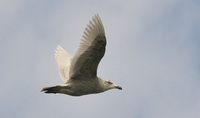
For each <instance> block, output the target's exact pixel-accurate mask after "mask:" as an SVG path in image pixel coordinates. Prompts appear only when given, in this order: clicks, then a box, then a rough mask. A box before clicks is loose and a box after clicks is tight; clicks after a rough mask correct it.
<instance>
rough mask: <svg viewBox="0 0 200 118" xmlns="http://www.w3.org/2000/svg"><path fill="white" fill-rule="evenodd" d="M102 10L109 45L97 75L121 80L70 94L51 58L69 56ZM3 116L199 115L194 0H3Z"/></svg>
mask: <svg viewBox="0 0 200 118" xmlns="http://www.w3.org/2000/svg"><path fill="white" fill-rule="evenodd" d="M96 13H99V15H100V17H101V20H102V22H103V25H104V28H105V32H106V37H107V47H106V54H105V56H104V58H103V59H102V61H101V62H100V65H99V68H98V76H99V77H102V78H105V79H108V80H111V81H112V82H114V83H115V84H117V85H120V86H122V88H123V90H122V91H119V90H109V91H107V92H104V93H100V94H92V95H86V96H81V97H72V96H68V95H64V94H56V95H54V94H45V93H42V92H40V90H41V88H43V87H47V86H52V85H55V84H60V83H62V80H61V78H60V76H59V73H58V67H57V64H56V61H55V59H54V50H55V49H56V46H58V45H61V46H62V47H63V48H64V49H65V50H66V51H68V52H69V53H70V54H71V55H74V54H75V52H76V50H77V48H78V46H79V43H80V39H81V36H82V33H83V31H84V29H85V27H86V25H87V24H88V22H89V20H91V18H92V17H93V16H94V15H95V14H96ZM0 47H1V48H0V71H1V73H0V117H1V118H13V117H14V118H64V117H65V118H200V61H199V60H200V2H199V0H165V1H161V0H130V1H126V0H123V1H122V0H121V1H119V0H101V1H99V2H96V1H94V0H84V1H83V0H82V1H81V0H77V1H75V0H74V1H72V0H71V1H67V0H38V1H37V0H0Z"/></svg>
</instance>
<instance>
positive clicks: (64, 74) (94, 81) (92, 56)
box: [41, 14, 122, 96]
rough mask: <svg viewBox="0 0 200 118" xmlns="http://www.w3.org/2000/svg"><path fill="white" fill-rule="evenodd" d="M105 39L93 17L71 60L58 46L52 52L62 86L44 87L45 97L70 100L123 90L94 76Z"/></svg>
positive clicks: (96, 18) (98, 19)
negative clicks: (56, 95)
mask: <svg viewBox="0 0 200 118" xmlns="http://www.w3.org/2000/svg"><path fill="white" fill-rule="evenodd" d="M105 47H106V36H105V31H104V27H103V24H102V21H101V19H100V17H99V15H98V14H96V15H95V16H94V17H93V18H92V21H89V24H88V25H87V27H86V28H85V31H84V33H83V35H82V39H81V42H80V45H79V48H78V50H77V52H76V53H75V55H74V57H72V56H71V55H70V54H69V53H67V52H66V51H65V50H64V49H63V48H62V47H61V46H58V47H57V49H56V52H55V59H56V62H57V64H58V68H59V73H60V76H61V78H62V80H63V83H62V84H59V85H56V86H51V87H45V88H43V89H42V90H41V91H44V92H45V93H54V94H56V93H61V94H67V95H71V96H82V95H87V94H95V93H101V92H104V91H107V90H110V89H119V90H122V88H121V87H120V86H118V85H116V84H114V83H112V82H111V81H109V80H106V79H102V78H100V77H98V76H97V68H98V65H99V62H100V61H101V59H102V58H103V56H104V53H105Z"/></svg>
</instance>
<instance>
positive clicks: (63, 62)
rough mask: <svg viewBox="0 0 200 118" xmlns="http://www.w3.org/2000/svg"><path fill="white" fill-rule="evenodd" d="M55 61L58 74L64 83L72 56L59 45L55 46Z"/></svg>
mask: <svg viewBox="0 0 200 118" xmlns="http://www.w3.org/2000/svg"><path fill="white" fill-rule="evenodd" d="M55 58H56V62H57V63H58V68H59V73H60V76H61V78H62V80H63V82H64V83H65V82H66V81H67V79H69V68H70V63H71V59H72V56H71V55H70V54H69V53H67V52H66V51H65V50H64V49H63V48H62V47H61V46H58V47H57V48H56V52H55Z"/></svg>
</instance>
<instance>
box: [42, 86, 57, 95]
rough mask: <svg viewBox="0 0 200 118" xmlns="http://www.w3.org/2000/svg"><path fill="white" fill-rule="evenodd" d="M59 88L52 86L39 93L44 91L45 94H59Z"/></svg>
mask: <svg viewBox="0 0 200 118" xmlns="http://www.w3.org/2000/svg"><path fill="white" fill-rule="evenodd" d="M59 90H60V87H59V86H52V87H45V88H43V89H42V90H41V91H45V93H54V94H56V93H59Z"/></svg>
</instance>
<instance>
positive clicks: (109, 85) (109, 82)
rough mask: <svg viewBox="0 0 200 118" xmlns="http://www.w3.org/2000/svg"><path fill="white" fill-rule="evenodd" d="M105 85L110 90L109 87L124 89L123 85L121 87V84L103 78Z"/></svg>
mask: <svg viewBox="0 0 200 118" xmlns="http://www.w3.org/2000/svg"><path fill="white" fill-rule="evenodd" d="M103 85H104V88H105V90H109V89H119V90H122V87H120V86H118V85H116V84H114V83H112V82H111V81H109V80H103Z"/></svg>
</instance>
